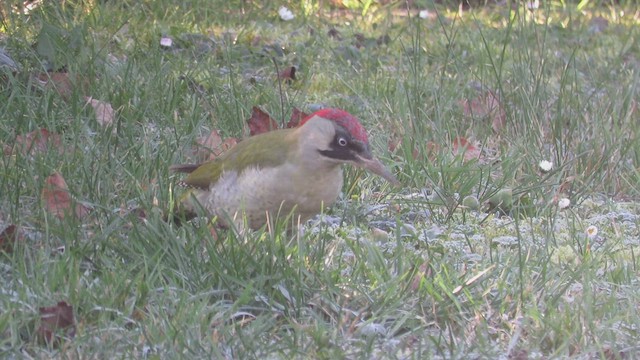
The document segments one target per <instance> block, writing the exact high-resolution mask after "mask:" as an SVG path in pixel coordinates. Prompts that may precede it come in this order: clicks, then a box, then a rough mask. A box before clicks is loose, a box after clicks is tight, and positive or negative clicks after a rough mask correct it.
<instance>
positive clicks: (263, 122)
mask: <svg viewBox="0 0 640 360" xmlns="http://www.w3.org/2000/svg"><path fill="white" fill-rule="evenodd" d="M247 124H249V130H250V135H251V136H254V135H258V134H262V133H266V132H269V131H271V130H275V129H277V128H278V123H277V122H276V121H275V120H273V119H272V118H271V116H269V114H267V113H266V112H264V111H263V110H262V109H260V108H259V107H257V106H254V107H253V109H252V111H251V118H249V119H248V120H247Z"/></svg>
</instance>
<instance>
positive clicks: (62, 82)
mask: <svg viewBox="0 0 640 360" xmlns="http://www.w3.org/2000/svg"><path fill="white" fill-rule="evenodd" d="M36 78H37V80H38V82H39V83H40V84H41V85H42V86H44V87H45V88H53V89H55V90H56V91H57V92H58V94H60V96H62V98H63V99H65V100H68V99H69V98H70V97H71V94H72V93H73V82H72V81H71V79H69V73H67V72H47V73H39V74H37V75H36Z"/></svg>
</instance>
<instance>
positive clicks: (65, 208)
mask: <svg viewBox="0 0 640 360" xmlns="http://www.w3.org/2000/svg"><path fill="white" fill-rule="evenodd" d="M42 201H43V202H44V205H45V209H47V211H48V212H49V213H51V214H52V215H54V216H56V217H57V218H58V219H63V218H64V217H65V216H66V215H67V214H68V213H71V209H73V213H72V214H73V215H75V216H76V217H78V218H79V219H82V218H83V217H85V216H86V215H87V214H88V213H89V209H88V208H87V207H86V206H84V205H82V204H78V203H76V202H75V201H73V199H71V196H70V195H69V191H68V187H67V183H66V181H64V178H63V177H62V175H60V174H59V173H54V174H52V175H51V176H49V177H48V178H47V179H46V180H45V184H44V187H43V188H42ZM74 205H75V206H74Z"/></svg>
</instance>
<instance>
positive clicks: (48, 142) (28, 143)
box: [4, 129, 62, 155]
mask: <svg viewBox="0 0 640 360" xmlns="http://www.w3.org/2000/svg"><path fill="white" fill-rule="evenodd" d="M52 150H57V151H58V153H61V152H62V147H61V140H60V135H58V134H56V133H51V132H49V130H47V129H38V130H34V131H32V132H30V133H28V134H25V135H18V136H16V140H15V142H14V146H13V147H11V146H8V145H5V146H4V154H5V155H12V154H15V153H16V152H18V153H21V154H29V155H33V154H35V153H45V152H47V151H52Z"/></svg>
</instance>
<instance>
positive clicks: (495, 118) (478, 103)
mask: <svg viewBox="0 0 640 360" xmlns="http://www.w3.org/2000/svg"><path fill="white" fill-rule="evenodd" d="M460 105H461V106H462V110H463V112H464V115H465V116H469V117H476V118H483V119H484V118H486V119H491V128H492V129H493V131H495V132H496V133H500V131H502V128H503V127H504V125H505V123H506V119H507V115H506V113H505V111H504V107H503V106H502V103H500V100H499V99H498V97H497V96H496V95H495V94H494V92H493V91H490V90H488V91H486V92H484V93H483V94H480V95H479V96H478V97H476V98H475V99H471V100H467V99H465V100H461V101H460Z"/></svg>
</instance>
